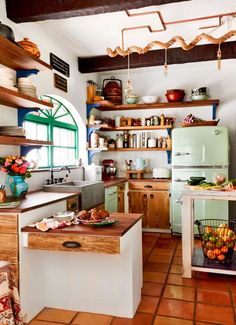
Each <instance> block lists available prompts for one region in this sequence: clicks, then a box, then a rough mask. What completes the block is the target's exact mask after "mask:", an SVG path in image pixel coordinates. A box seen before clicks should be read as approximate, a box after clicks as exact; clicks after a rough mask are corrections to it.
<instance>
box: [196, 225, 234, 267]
mask: <svg viewBox="0 0 236 325" xmlns="http://www.w3.org/2000/svg"><path fill="white" fill-rule="evenodd" d="M194 224H195V225H197V226H198V231H199V235H200V237H201V243H202V250H203V254H204V256H205V257H206V258H207V259H208V260H210V261H212V262H217V263H222V264H225V263H230V262H231V260H232V257H233V253H234V246H235V242H236V235H235V231H236V222H235V221H228V220H223V219H202V220H196V221H195V222H194Z"/></svg>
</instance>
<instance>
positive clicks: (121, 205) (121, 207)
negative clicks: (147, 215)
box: [117, 191, 125, 212]
mask: <svg viewBox="0 0 236 325" xmlns="http://www.w3.org/2000/svg"><path fill="white" fill-rule="evenodd" d="M124 194H125V193H124V192H123V191H121V192H118V194H117V211H118V212H125V197H124Z"/></svg>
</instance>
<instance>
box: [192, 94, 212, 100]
mask: <svg viewBox="0 0 236 325" xmlns="http://www.w3.org/2000/svg"><path fill="white" fill-rule="evenodd" d="M208 98H209V96H208V95H206V94H201V95H192V96H191V100H207V99H208Z"/></svg>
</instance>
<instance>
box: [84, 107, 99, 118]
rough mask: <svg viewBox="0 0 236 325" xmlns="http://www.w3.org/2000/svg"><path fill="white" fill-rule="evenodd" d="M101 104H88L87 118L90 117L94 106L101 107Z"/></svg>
mask: <svg viewBox="0 0 236 325" xmlns="http://www.w3.org/2000/svg"><path fill="white" fill-rule="evenodd" d="M99 106H100V104H87V118H88V117H89V114H90V112H91V110H92V109H93V108H97V107H99Z"/></svg>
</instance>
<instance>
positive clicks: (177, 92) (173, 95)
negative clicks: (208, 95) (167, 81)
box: [166, 89, 185, 102]
mask: <svg viewBox="0 0 236 325" xmlns="http://www.w3.org/2000/svg"><path fill="white" fill-rule="evenodd" d="M184 96H185V91H184V90H183V89H169V90H167V93H166V98H167V100H168V102H182V101H183V99H184Z"/></svg>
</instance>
